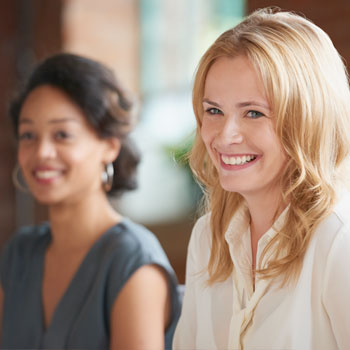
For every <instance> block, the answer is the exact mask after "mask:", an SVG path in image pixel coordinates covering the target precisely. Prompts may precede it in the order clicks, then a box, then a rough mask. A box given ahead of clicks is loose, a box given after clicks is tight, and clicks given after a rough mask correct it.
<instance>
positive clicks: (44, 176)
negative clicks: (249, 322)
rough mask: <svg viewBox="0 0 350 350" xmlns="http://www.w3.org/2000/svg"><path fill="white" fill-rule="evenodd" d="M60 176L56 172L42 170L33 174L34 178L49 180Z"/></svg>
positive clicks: (58, 172)
mask: <svg viewBox="0 0 350 350" xmlns="http://www.w3.org/2000/svg"><path fill="white" fill-rule="evenodd" d="M60 174H61V172H60V171H57V170H43V171H36V172H35V176H36V177H37V178H39V179H50V178H52V177H56V176H59V175H60Z"/></svg>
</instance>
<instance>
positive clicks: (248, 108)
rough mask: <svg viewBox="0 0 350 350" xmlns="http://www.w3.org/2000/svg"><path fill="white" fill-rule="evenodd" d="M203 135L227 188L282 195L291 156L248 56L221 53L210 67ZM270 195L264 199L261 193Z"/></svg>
mask: <svg viewBox="0 0 350 350" xmlns="http://www.w3.org/2000/svg"><path fill="white" fill-rule="evenodd" d="M203 110H204V114H203V118H202V127H201V136H202V139H203V142H204V144H205V146H206V149H207V151H208V153H209V156H210V158H211V160H212V162H213V164H214V166H215V167H216V169H217V171H218V174H219V178H220V184H221V186H222V188H223V189H224V190H226V191H230V192H237V193H240V194H241V195H242V196H243V197H245V198H246V199H248V197H249V196H251V197H255V196H257V195H259V196H260V195H262V196H265V195H266V194H269V197H271V193H272V192H274V193H275V194H276V196H277V195H278V196H279V195H280V193H281V192H280V191H281V188H280V186H279V181H278V179H279V177H280V174H281V173H282V171H283V168H284V166H285V163H286V155H285V153H284V152H283V150H282V147H281V144H280V141H279V139H278V137H277V135H276V133H275V130H274V120H273V115H272V112H271V109H270V106H269V104H268V101H267V99H266V96H265V93H264V88H263V84H262V82H261V81H260V79H259V76H258V75H257V73H256V71H255V70H254V68H253V65H252V64H251V63H250V61H249V59H248V58H246V57H245V56H242V55H241V56H237V57H236V58H227V57H221V58H219V59H217V60H216V61H215V62H214V63H213V65H212V66H211V67H210V69H209V72H208V74H207V78H206V82H205V90H204V97H203ZM261 198H264V197H261Z"/></svg>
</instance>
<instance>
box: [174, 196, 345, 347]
mask: <svg viewBox="0 0 350 350" xmlns="http://www.w3.org/2000/svg"><path fill="white" fill-rule="evenodd" d="M286 211H287V209H286V210H285V212H283V213H282V214H281V216H280V217H279V218H278V220H277V221H276V222H275V225H274V227H275V228H278V227H280V225H281V224H282V223H283V220H284V216H285V214H286ZM209 221H210V215H205V216H203V217H201V218H200V219H199V220H198V221H197V223H196V225H195V227H194V229H193V232H192V236H191V239H190V243H189V248H188V256H187V268H186V290H185V296H184V302H183V308H182V314H181V317H180V321H179V323H178V326H177V329H176V331H175V336H174V341H173V349H174V350H177V349H178V350H185V349H191V350H194V349H198V350H199V349H200V350H202V349H210V350H213V349H254V350H258V349H261V350H262V349H264V350H267V349H268V350H273V349H275V350H282V349H288V350H289V349H295V350H299V349H300V350H307V349H314V350H322V349H324V350H332V349H344V350H345V349H350V194H349V193H346V194H345V195H344V196H343V197H342V199H341V200H340V201H339V202H338V204H337V205H336V207H335V208H334V210H333V212H332V214H331V215H330V216H329V217H328V218H327V219H326V220H324V221H323V222H322V224H321V225H320V226H319V227H318V229H317V230H316V232H315V234H314V236H313V238H312V240H311V242H310V244H309V247H308V249H307V252H306V255H305V258H304V263H303V267H302V270H301V274H300V277H299V279H298V282H297V284H296V285H294V286H293V287H291V286H289V287H288V286H287V287H283V288H280V287H279V286H278V283H277V282H278V281H276V280H275V281H274V282H271V281H265V280H262V279H259V277H256V279H255V291H253V280H252V275H251V266H252V255H251V244H250V232H249V228H248V224H247V219H246V216H245V215H244V211H243V210H241V211H239V212H238V213H237V214H236V215H235V216H234V217H233V219H232V221H231V223H230V225H229V227H228V230H227V232H226V235H225V237H226V241H227V243H228V245H229V249H230V254H231V258H232V261H233V263H234V266H235V268H234V271H233V273H232V276H231V277H230V278H228V279H227V280H226V281H224V282H220V283H215V284H214V285H213V286H207V285H206V281H207V280H208V273H207V266H208V260H209V255H210V244H211V243H210V241H211V238H210V236H211V232H210V225H209ZM275 234H276V231H275V230H274V229H273V228H271V229H270V230H269V231H268V232H266V233H265V234H264V236H262V237H261V239H260V240H259V242H258V251H257V260H256V261H257V262H258V261H259V257H260V254H261V252H262V251H263V249H264V247H265V246H266V244H267V243H268V242H269V241H270V240H271V239H272V237H274V235H275Z"/></svg>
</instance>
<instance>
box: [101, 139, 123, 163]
mask: <svg viewBox="0 0 350 350" xmlns="http://www.w3.org/2000/svg"><path fill="white" fill-rule="evenodd" d="M104 141H105V146H106V147H105V153H104V157H103V158H104V161H105V163H111V162H114V161H115V160H116V159H117V157H118V154H119V152H120V148H121V142H120V140H119V139H118V138H117V137H110V138H108V139H105V140H104Z"/></svg>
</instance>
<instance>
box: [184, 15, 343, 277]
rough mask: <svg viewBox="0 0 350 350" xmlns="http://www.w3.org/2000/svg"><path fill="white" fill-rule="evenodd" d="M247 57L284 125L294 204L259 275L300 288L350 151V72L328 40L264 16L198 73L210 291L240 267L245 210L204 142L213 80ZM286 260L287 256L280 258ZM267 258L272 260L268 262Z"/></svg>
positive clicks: (289, 195)
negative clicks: (238, 228)
mask: <svg viewBox="0 0 350 350" xmlns="http://www.w3.org/2000/svg"><path fill="white" fill-rule="evenodd" d="M237 55H245V56H246V57H248V59H249V60H250V61H251V62H252V64H253V65H254V67H255V69H256V71H257V73H258V74H260V76H261V78H262V81H263V84H264V88H265V92H266V96H267V99H268V101H269V104H270V107H271V110H272V112H273V115H274V116H275V118H276V134H277V136H278V137H279V139H280V142H281V144H282V147H283V148H284V151H285V152H286V154H287V156H288V163H287V165H286V168H285V171H284V173H283V175H282V178H281V181H282V189H283V191H282V192H283V193H281V201H287V202H288V203H290V205H289V209H288V212H287V215H286V219H285V222H284V225H283V227H282V228H281V229H280V230H279V232H278V234H277V235H276V236H275V237H274V239H273V240H271V241H270V243H269V244H268V245H267V247H266V248H265V250H264V251H263V254H262V256H261V259H260V266H259V267H260V268H259V269H258V270H257V272H258V273H259V274H260V275H261V276H262V277H263V278H273V277H276V276H280V275H281V276H282V277H283V283H286V282H288V281H291V280H296V278H297V277H298V275H299V273H300V269H301V265H302V262H303V257H304V255H305V251H306V248H307V246H308V244H309V242H310V239H311V237H312V234H313V232H314V231H315V229H316V227H317V226H318V225H319V224H320V222H321V221H322V220H324V219H325V218H326V217H327V216H328V215H329V214H330V211H331V210H332V208H333V206H334V203H335V200H336V189H337V187H338V186H339V184H340V182H341V180H342V179H343V178H344V173H345V170H344V169H345V166H346V165H347V164H348V158H349V150H350V139H349V134H350V93H349V85H348V76H347V73H346V68H345V66H344V64H343V62H342V59H341V57H340V56H339V54H338V52H337V51H336V49H335V48H334V46H333V44H332V42H331V40H330V38H329V37H328V35H327V34H326V33H325V32H324V31H323V30H321V29H320V28H319V27H317V26H316V25H315V24H313V23H312V22H310V21H309V20H307V19H305V18H303V17H301V16H299V15H296V14H294V13H291V12H281V11H279V10H278V9H271V8H268V9H262V10H258V11H256V12H254V13H252V14H251V15H250V16H248V17H247V18H246V19H245V20H244V21H243V22H241V23H240V24H238V25H237V26H236V27H234V28H233V29H230V30H228V31H226V32H225V33H223V34H222V35H221V36H220V37H219V38H218V39H217V40H216V41H215V42H214V43H213V45H212V46H211V47H210V48H209V49H208V50H207V52H206V53H205V54H204V56H203V57H202V59H201V61H200V63H199V66H198V68H197V72H196V76H195V81H194V87H193V109H194V113H195V116H196V120H197V132H196V138H195V143H194V146H193V149H192V151H191V154H190V165H191V168H192V170H193V172H194V174H195V176H196V177H197V178H198V180H199V181H200V182H201V183H202V184H203V185H204V188H205V197H206V203H207V206H206V210H207V211H211V231H212V246H211V255H210V260H209V265H208V272H209V281H208V282H209V284H212V283H214V282H217V281H222V280H225V279H226V278H227V277H228V276H229V275H230V274H231V272H232V269H233V263H232V259H231V257H230V253H229V249H228V245H227V243H226V242H225V231H226V230H227V227H228V224H229V222H230V220H231V218H232V216H233V215H234V214H235V212H236V211H237V210H238V209H239V208H240V207H241V206H242V205H243V202H244V200H243V198H242V197H241V195H239V194H238V193H233V192H227V191H225V190H223V189H222V187H221V186H220V183H219V179H218V173H217V171H216V169H215V167H214V165H213V163H212V162H211V160H210V158H209V156H208V154H207V151H206V148H205V145H204V143H203V141H202V139H201V136H200V129H201V120H202V116H203V107H202V100H203V94H204V87H205V80H206V76H207V73H208V70H209V69H210V67H211V65H212V64H213V62H215V60H216V59H217V58H219V57H232V58H233V57H236V56H237ZM282 251H283V252H285V253H284V254H283V256H282V257H281V256H280V252H282ZM266 254H268V255H269V257H270V260H269V263H268V264H267V265H266V266H261V262H262V261H263V259H264V256H266Z"/></svg>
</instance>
